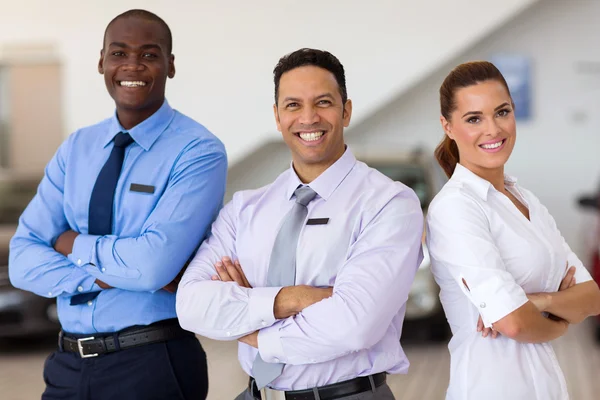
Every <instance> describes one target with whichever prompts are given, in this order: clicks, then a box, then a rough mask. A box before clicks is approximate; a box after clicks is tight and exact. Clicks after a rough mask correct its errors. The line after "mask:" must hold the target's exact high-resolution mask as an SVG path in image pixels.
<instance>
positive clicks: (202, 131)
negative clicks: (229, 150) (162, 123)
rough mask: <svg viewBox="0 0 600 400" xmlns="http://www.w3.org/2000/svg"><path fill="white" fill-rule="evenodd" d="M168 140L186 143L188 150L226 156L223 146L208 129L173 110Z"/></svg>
mask: <svg viewBox="0 0 600 400" xmlns="http://www.w3.org/2000/svg"><path fill="white" fill-rule="evenodd" d="M169 131H170V132H169V134H170V135H169V138H176V139H177V140H179V141H183V142H187V148H188V150H191V149H196V150H202V151H203V152H213V153H221V154H223V155H225V154H226V151H225V145H224V144H223V142H222V141H221V140H220V139H219V138H218V137H217V136H216V135H215V134H213V133H212V132H211V131H210V130H208V128H206V127H205V126H204V125H202V124H201V123H199V122H197V121H196V120H194V119H192V118H190V117H188V116H187V115H185V114H182V113H180V112H179V111H177V110H175V115H174V117H173V121H172V122H171V125H170V126H169Z"/></svg>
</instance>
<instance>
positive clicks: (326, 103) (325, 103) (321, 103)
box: [317, 100, 331, 106]
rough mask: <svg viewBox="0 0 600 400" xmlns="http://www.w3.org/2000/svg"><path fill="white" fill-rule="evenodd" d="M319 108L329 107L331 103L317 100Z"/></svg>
mask: <svg viewBox="0 0 600 400" xmlns="http://www.w3.org/2000/svg"><path fill="white" fill-rule="evenodd" d="M317 104H318V105H320V106H330V105H331V101H329V100H319V102H318V103H317Z"/></svg>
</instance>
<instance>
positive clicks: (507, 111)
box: [498, 108, 511, 117]
mask: <svg viewBox="0 0 600 400" xmlns="http://www.w3.org/2000/svg"><path fill="white" fill-rule="evenodd" d="M510 112H511V110H510V109H508V108H505V109H503V110H500V111H498V116H499V117H506V116H507V115H508V114H510Z"/></svg>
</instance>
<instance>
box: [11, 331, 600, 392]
mask: <svg viewBox="0 0 600 400" xmlns="http://www.w3.org/2000/svg"><path fill="white" fill-rule="evenodd" d="M202 343H203V345H204V347H205V349H206V351H207V353H208V359H209V372H210V382H211V388H210V393H209V397H208V399H209V400H230V399H232V398H234V397H235V396H236V395H237V394H238V393H239V392H240V391H241V390H242V388H243V387H244V385H245V384H246V379H247V378H246V376H245V375H244V373H243V372H242V371H241V369H240V368H239V366H238V363H237V359H236V357H237V356H236V346H235V343H231V342H215V341H212V340H205V339H203V340H202ZM52 347H53V340H48V341H46V342H45V343H38V344H32V343H30V342H29V343H18V344H14V343H12V344H6V343H4V344H0V399H2V400H32V399H39V398H40V393H41V391H42V390H43V382H42V379H41V373H42V364H43V361H44V358H45V357H46V355H47V354H48V353H49V352H50V351H51V349H52ZM555 347H556V351H557V355H558V358H559V360H560V362H561V365H562V366H563V369H564V371H565V374H566V375H567V381H568V383H569V391H570V393H571V398H572V400H596V399H598V398H600V378H598V371H600V345H598V344H596V343H595V342H594V340H593V333H592V324H591V321H587V322H585V323H583V324H581V325H576V326H573V327H572V328H571V330H570V332H569V333H568V334H567V335H566V336H565V337H563V338H561V339H559V340H557V341H556V346H555ZM405 350H406V353H407V354H408V357H409V358H410V360H411V369H410V373H409V374H408V375H406V376H392V377H390V379H389V383H390V386H391V387H392V390H393V391H394V393H395V394H396V397H397V398H398V400H438V399H443V398H444V392H445V389H446V385H447V383H448V368H449V356H448V351H447V349H446V346H445V345H431V344H409V345H406V346H405Z"/></svg>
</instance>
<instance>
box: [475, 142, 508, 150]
mask: <svg viewBox="0 0 600 400" xmlns="http://www.w3.org/2000/svg"><path fill="white" fill-rule="evenodd" d="M502 143H504V140H501V141H499V142H496V143H492V144H482V145H481V147H483V148H484V149H497V148H498V147H500V146H502Z"/></svg>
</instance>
